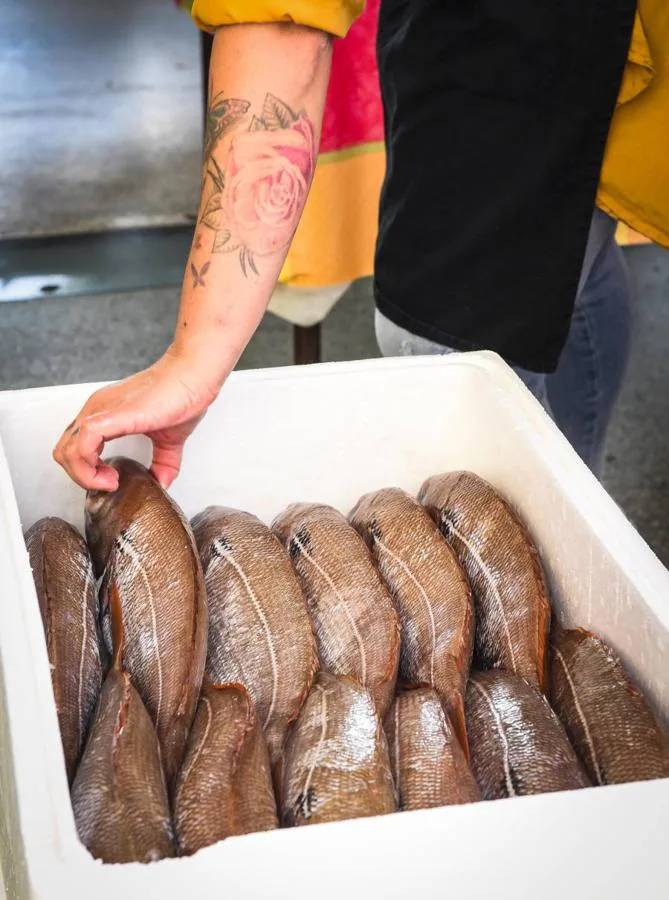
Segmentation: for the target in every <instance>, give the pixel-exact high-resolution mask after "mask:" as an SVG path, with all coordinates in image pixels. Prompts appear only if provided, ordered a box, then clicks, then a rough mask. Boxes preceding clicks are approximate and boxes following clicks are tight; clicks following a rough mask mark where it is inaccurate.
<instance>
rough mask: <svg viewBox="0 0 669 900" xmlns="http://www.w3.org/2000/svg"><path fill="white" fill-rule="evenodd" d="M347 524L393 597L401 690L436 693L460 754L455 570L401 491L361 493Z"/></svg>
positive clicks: (460, 611)
mask: <svg viewBox="0 0 669 900" xmlns="http://www.w3.org/2000/svg"><path fill="white" fill-rule="evenodd" d="M349 518H350V521H351V524H352V525H353V527H354V528H356V530H357V531H359V532H360V534H361V535H362V536H363V537H364V538H365V540H366V541H367V543H368V545H369V546H370V547H371V550H372V556H373V558H374V562H375V563H376V565H377V566H378V568H379V571H380V573H381V576H382V578H383V579H384V581H385V582H386V584H387V585H388V587H389V588H390V592H391V594H392V595H393V597H394V598H395V603H396V605H397V608H398V611H399V615H400V622H401V626H402V638H401V650H400V673H401V675H402V677H403V678H404V680H405V682H407V683H408V684H411V685H427V686H429V687H434V688H436V689H437V691H438V692H439V694H440V695H441V697H442V699H443V700H444V702H445V704H446V710H447V712H448V715H449V718H450V720H451V722H452V724H453V727H454V728H455V733H456V734H457V736H458V739H459V740H460V743H461V745H462V748H463V749H464V751H465V754H466V753H467V733H466V730H465V721H464V701H463V697H464V692H465V688H466V684H467V678H468V676H469V667H470V664H471V658H472V647H473V643H474V614H473V604H472V596H471V590H470V588H469V584H468V583H467V579H466V577H465V574H464V572H463V571H462V567H461V566H460V564H459V563H458V560H457V559H456V556H455V554H454V553H453V550H452V549H451V548H450V546H449V545H448V543H447V542H446V541H445V540H444V539H443V538H442V536H441V535H440V534H439V530H438V528H437V527H436V525H435V524H434V523H433V522H432V520H431V519H430V517H429V516H428V515H427V513H426V512H425V510H424V509H423V508H422V506H421V505H420V504H419V503H417V502H416V501H415V500H414V499H413V497H410V496H409V495H408V494H406V493H405V492H404V491H401V490H399V489H397V488H387V489H385V490H381V491H376V492H375V493H373V494H366V495H365V496H364V497H362V498H361V499H360V500H359V501H358V504H357V505H356V507H355V508H354V509H353V511H352V512H351V514H350V516H349Z"/></svg>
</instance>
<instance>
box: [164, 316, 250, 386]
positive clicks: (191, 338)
mask: <svg viewBox="0 0 669 900" xmlns="http://www.w3.org/2000/svg"><path fill="white" fill-rule="evenodd" d="M179 330H181V329H179ZM166 355H167V356H169V357H170V358H172V359H173V360H174V361H175V362H176V363H178V365H179V366H180V367H181V368H183V369H184V370H186V371H188V372H189V373H190V374H191V376H192V377H193V378H195V379H196V380H197V381H198V383H201V384H203V385H205V386H206V388H207V390H208V391H210V392H211V393H213V394H218V392H219V391H220V389H221V388H222V386H223V384H224V382H225V380H226V379H227V377H228V375H229V374H230V372H232V370H233V369H234V367H235V365H236V363H237V360H238V359H239V356H241V350H239V351H238V350H236V349H234V348H233V347H232V346H231V345H230V343H229V341H228V340H226V335H225V334H222V333H217V332H209V333H206V334H193V335H184V334H179V331H178V332H177V334H176V335H175V337H174V340H173V341H172V343H171V344H170V346H169V347H168V349H167V351H166Z"/></svg>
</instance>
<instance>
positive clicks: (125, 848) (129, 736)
mask: <svg viewBox="0 0 669 900" xmlns="http://www.w3.org/2000/svg"><path fill="white" fill-rule="evenodd" d="M112 605H113V607H114V611H113V615H114V622H113V630H114V644H115V651H116V652H115V657H114V664H113V666H112V668H111V670H110V672H109V674H108V675H107V677H106V679H105V682H104V685H103V687H102V693H101V695H100V700H99V702H98V706H97V709H96V712H95V718H94V720H93V724H92V725H91V730H90V734H89V736H88V740H87V742H86V746H85V748H84V752H83V755H82V757H81V763H80V765H79V768H78V770H77V774H76V776H75V779H74V784H73V785H72V809H73V811H74V820H75V823H76V826H77V832H78V834H79V839H80V840H81V842H82V844H84V846H86V847H87V848H88V850H89V851H90V852H91V853H92V854H93V856H95V857H96V859H100V860H102V861H103V862H106V863H124V862H153V861H155V860H158V859H162V858H163V857H166V856H174V855H175V851H174V837H173V829H172V822H171V819H170V810H169V801H168V798H167V788H166V785H165V774H164V772H163V766H162V763H161V758H160V744H159V742H158V736H157V735H156V730H155V728H154V727H153V723H152V722H151V718H150V717H149V714H148V713H147V711H146V709H145V707H144V704H143V703H142V701H141V699H140V696H139V694H138V693H137V691H136V690H135V689H134V687H133V686H132V682H131V681H130V676H129V675H128V674H127V672H123V671H122V670H121V667H120V661H121V658H122V656H123V623H122V619H121V611H120V599H119V596H118V593H117V591H116V590H114V593H113V598H112Z"/></svg>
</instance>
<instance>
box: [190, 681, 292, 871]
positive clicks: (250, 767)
mask: <svg viewBox="0 0 669 900" xmlns="http://www.w3.org/2000/svg"><path fill="white" fill-rule="evenodd" d="M174 821H175V826H176V833H177V840H178V844H179V852H180V854H181V855H188V854H191V853H195V852H196V851H197V850H200V849H201V848H202V847H208V846H209V845H211V844H215V843H216V842H217V841H221V840H223V839H224V838H227V837H231V836H233V835H239V834H249V833H251V832H256V831H269V830H271V829H273V828H277V827H278V820H277V813H276V801H275V799H274V791H273V789H272V776H271V769H270V763H269V754H268V752H267V744H266V741H265V736H264V734H263V731H262V728H261V726H260V723H259V722H258V717H257V715H256V711H255V708H254V705H253V701H252V700H251V697H250V695H249V693H248V691H247V690H246V688H244V687H243V686H242V685H237V684H225V685H213V684H205V686H204V687H203V688H202V695H201V697H200V702H199V704H198V709H197V713H196V715H195V721H194V722H193V728H192V730H191V733H190V736H189V739H188V748H187V751H186V757H185V759H184V764H183V767H182V769H181V772H180V774H179V778H178V781H177V787H176V791H175V803H174Z"/></svg>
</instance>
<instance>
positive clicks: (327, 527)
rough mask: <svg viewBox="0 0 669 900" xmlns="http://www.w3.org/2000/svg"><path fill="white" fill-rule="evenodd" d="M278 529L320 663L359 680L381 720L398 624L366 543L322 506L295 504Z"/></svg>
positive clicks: (391, 685) (390, 688)
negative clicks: (301, 593) (306, 610)
mask: <svg viewBox="0 0 669 900" xmlns="http://www.w3.org/2000/svg"><path fill="white" fill-rule="evenodd" d="M272 527H273V530H274V533H275V534H276V535H277V537H278V538H279V540H280V541H281V542H282V544H283V545H284V547H286V549H287V550H288V552H289V554H290V558H291V559H292V561H293V566H294V567H295V571H296V572H297V577H298V578H299V581H300V584H301V585H302V590H303V591H304V595H305V597H306V600H307V605H308V607H309V611H310V613H311V617H312V620H313V623H314V631H315V633H316V644H317V647H318V656H319V658H320V662H321V666H322V668H323V669H324V671H326V672H330V673H332V674H333V675H352V676H353V677H354V678H357V680H358V681H360V683H361V684H363V685H364V686H365V687H366V688H368V689H369V691H370V692H371V694H372V697H373V698H374V701H375V703H376V706H377V709H378V711H379V715H380V716H381V717H383V716H384V715H385V714H386V712H387V711H388V707H389V706H390V704H391V702H392V699H393V695H394V693H395V683H396V681H397V665H398V662H399V654H400V625H399V619H398V617H397V612H396V611H395V607H394V605H393V601H392V598H391V596H390V594H389V593H388V590H387V588H386V586H385V585H384V583H383V581H382V580H381V578H380V576H379V573H378V572H377V571H376V569H375V568H374V564H373V563H372V558H371V556H370V553H369V550H368V549H367V547H366V546H365V543H364V541H363V540H362V539H361V538H360V536H359V535H358V533H357V532H356V531H355V530H354V529H353V528H351V526H350V525H349V524H348V522H347V521H346V519H345V517H344V516H342V514H341V513H340V512H337V510H336V509H333V508H332V507H331V506H323V505H320V504H309V503H298V504H295V505H293V506H289V507H288V509H286V510H285V511H284V512H283V513H282V514H281V515H280V516H279V517H278V518H277V519H276V520H275V522H274V524H273V526H272Z"/></svg>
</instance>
